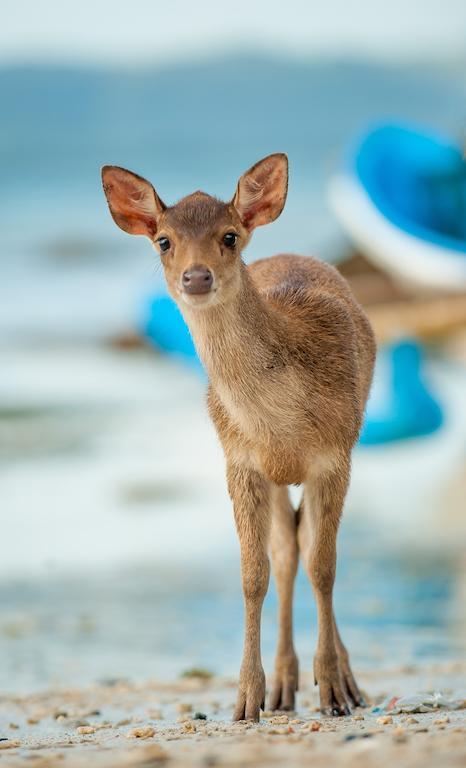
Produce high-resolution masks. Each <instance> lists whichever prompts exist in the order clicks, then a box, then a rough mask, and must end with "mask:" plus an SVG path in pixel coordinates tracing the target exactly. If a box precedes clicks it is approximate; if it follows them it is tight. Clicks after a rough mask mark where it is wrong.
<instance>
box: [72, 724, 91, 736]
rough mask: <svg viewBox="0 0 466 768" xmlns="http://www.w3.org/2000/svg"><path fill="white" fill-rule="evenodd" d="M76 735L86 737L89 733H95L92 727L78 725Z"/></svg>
mask: <svg viewBox="0 0 466 768" xmlns="http://www.w3.org/2000/svg"><path fill="white" fill-rule="evenodd" d="M76 733H79V735H80V736H87V735H88V734H90V733H95V728H94V727H93V726H92V725H78V727H77V728H76Z"/></svg>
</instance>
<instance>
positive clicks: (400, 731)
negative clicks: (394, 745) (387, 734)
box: [392, 725, 408, 743]
mask: <svg viewBox="0 0 466 768" xmlns="http://www.w3.org/2000/svg"><path fill="white" fill-rule="evenodd" d="M392 736H393V738H394V739H395V741H398V742H400V743H401V742H404V741H406V740H407V738H408V737H407V735H406V731H405V729H404V728H402V727H401V725H397V727H396V728H394V729H393V731H392Z"/></svg>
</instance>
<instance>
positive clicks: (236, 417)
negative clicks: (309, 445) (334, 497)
mask: <svg viewBox="0 0 466 768" xmlns="http://www.w3.org/2000/svg"><path fill="white" fill-rule="evenodd" d="M284 378H285V377H280V379H281V380H278V381H277V378H275V379H272V378H270V379H269V381H266V382H263V384H262V385H261V386H257V385H256V386H255V387H254V386H245V382H242V386H240V387H238V388H237V389H235V388H231V387H228V386H226V385H223V386H222V384H220V385H218V384H216V386H215V394H216V395H217V397H218V399H219V400H220V403H221V405H222V408H223V410H224V412H225V414H226V416H227V420H228V422H229V424H231V425H232V426H233V429H231V430H230V429H227V430H226V435H227V442H228V446H227V448H228V453H230V455H235V456H236V457H237V458H238V459H239V460H241V461H242V462H246V463H248V464H250V465H251V466H253V467H254V468H256V469H257V470H259V471H261V472H263V473H264V474H265V475H266V476H267V477H268V478H269V479H270V480H272V481H273V482H275V483H277V484H280V485H282V484H291V483H299V482H301V481H302V474H303V471H304V470H303V466H302V461H303V451H302V447H303V446H302V441H300V439H299V436H300V435H301V436H302V429H300V424H301V426H302V421H303V413H302V405H301V407H300V405H299V401H300V397H299V396H298V395H297V392H296V383H295V382H293V381H292V380H291V378H290V377H286V378H287V381H284ZM301 403H302V400H301Z"/></svg>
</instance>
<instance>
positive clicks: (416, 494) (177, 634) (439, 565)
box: [0, 0, 466, 692]
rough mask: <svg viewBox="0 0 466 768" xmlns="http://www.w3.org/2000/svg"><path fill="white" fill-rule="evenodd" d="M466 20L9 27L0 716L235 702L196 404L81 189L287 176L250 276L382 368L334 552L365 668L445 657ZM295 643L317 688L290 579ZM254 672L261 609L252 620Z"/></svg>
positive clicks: (463, 354)
mask: <svg viewBox="0 0 466 768" xmlns="http://www.w3.org/2000/svg"><path fill="white" fill-rule="evenodd" d="M465 41H466V5H465V4H464V2H462V0H428V1H427V2H426V1H425V0H424V1H423V2H421V0H392V1H391V2H390V3H389V4H387V3H382V2H373V0H353V2H351V3H346V2H344V1H343V0H327V2H326V3H320V2H315V1H314V0H312V1H309V0H307V1H305V0H289V2H287V3H285V4H280V5H279V4H276V3H270V2H266V0H257V2H255V3H250V2H246V1H245V0H237V2H236V3H228V4H227V3H218V2H214V0H200V1H199V2H198V3H189V2H188V0H172V2H171V3H159V2H156V0H152V1H151V0H135V1H134V2H133V3H132V4H131V5H128V4H127V3H123V2H120V0H113V1H112V2H109V0H100V2H99V3H95V2H90V0H80V2H79V3H77V2H69V3H66V4H64V3H61V2H59V1H58V0H42V2H41V3H34V2H27V1H26V0H15V2H12V1H8V2H4V3H3V5H2V25H1V28H0V105H1V107H0V109H1V121H0V254H1V270H2V278H1V280H0V349H1V359H2V365H1V374H0V487H1V533H0V537H1V544H2V546H1V556H0V655H1V658H2V664H1V665H0V688H1V689H2V690H4V691H8V692H16V691H23V690H31V689H36V688H42V687H44V686H46V685H49V684H52V683H56V682H59V683H65V684H66V683H74V682H86V681H91V680H104V679H106V680H111V679H114V678H121V677H127V678H134V679H143V678H146V677H148V676H150V677H159V678H170V677H172V676H174V675H178V674H181V673H182V672H183V670H186V668H190V667H201V668H206V669H208V670H210V671H212V672H214V673H218V674H228V675H230V674H233V675H234V674H236V673H237V666H238V664H239V659H240V654H241V645H242V595H241V584H240V578H239V566H238V546H237V542H236V535H235V531H234V526H233V521H232V514H231V510H230V503H229V500H228V498H227V494H226V488H225V481H224V466H223V457H222V454H221V449H220V447H219V445H218V442H217V440H216V437H215V435H214V432H213V428H212V427H211V425H210V424H209V421H208V417H207V414H206V409H205V404H204V394H205V385H206V382H205V378H204V376H203V374H202V371H201V370H200V367H199V365H198V364H197V361H196V359H195V356H194V352H193V349H192V346H191V345H190V340H189V337H188V336H187V335H186V332H185V330H184V328H183V326H182V324H181V321H180V317H179V315H178V314H177V313H176V311H175V310H174V309H173V307H172V305H171V304H170V302H169V300H168V299H167V297H166V294H165V289H164V284H163V276H162V275H161V270H160V268H159V264H158V261H157V256H156V254H155V253H154V252H153V251H152V250H151V248H150V246H149V244H148V243H147V241H145V240H144V239H143V238H129V237H127V236H125V235H124V234H123V233H122V232H120V231H119V230H117V229H116V228H115V226H114V224H113V222H112V221H111V218H110V215H109V213H108V210H107V207H106V203H105V200H104V196H103V193H102V189H101V184H100V176H99V172H100V167H101V166H102V165H103V164H105V163H113V164H117V165H121V166H125V167H128V168H130V169H132V170H134V171H136V172H138V173H140V174H141V175H144V176H145V177H147V178H149V179H150V180H151V181H152V182H153V183H154V185H155V187H156V188H157V190H158V192H159V193H160V195H161V197H162V198H163V199H164V200H165V201H166V202H167V203H173V202H175V201H176V200H177V199H179V198H180V197H182V196H183V195H185V194H187V193H189V192H191V191H193V190H194V189H198V188H201V189H203V190H205V191H206V192H209V193H211V194H215V195H218V196H219V197H222V198H224V199H228V198H230V197H231V196H232V195H233V192H234V189H235V185H236V182H237V179H238V177H239V176H240V174H241V173H242V172H243V171H244V170H246V169H247V168H248V167H249V166H250V165H252V164H253V163H254V162H256V161H257V160H258V159H259V158H261V157H263V156H264V155H266V154H268V153H271V152H276V151H280V152H287V153H288V155H289V160H290V192H289V197H288V202H287V206H286V208H285V211H284V213H283V214H282V216H281V217H280V219H279V220H278V221H277V222H276V223H274V224H273V225H271V226H270V227H266V228H264V229H261V230H259V231H257V232H256V234H255V236H254V238H253V241H252V242H251V244H250V246H249V247H248V251H247V254H246V258H247V260H254V259H256V258H259V257H262V256H266V255H271V254H273V253H276V252H280V251H296V252H298V253H303V254H311V253H312V254H314V255H318V256H320V257H322V258H324V259H326V260H329V261H331V262H333V263H335V264H337V265H338V266H339V267H340V269H341V270H342V272H343V273H344V274H345V275H346V276H347V277H348V279H350V281H351V283H352V285H353V288H354V290H355V292H356V294H357V296H358V298H359V299H360V300H361V301H362V303H363V304H364V305H365V306H366V308H367V310H368V312H369V315H370V317H371V319H372V321H373V323H374V327H375V329H376V332H377V336H378V341H379V345H380V359H379V362H378V368H377V376H376V382H375V386H374V392H373V396H372V399H371V403H370V405H369V409H368V416H367V423H366V426H365V429H364V433H363V435H362V439H361V445H360V446H358V448H357V450H356V452H355V458H354V476H353V484H352V488H351V491H350V495H349V498H348V503H347V509H346V515H345V519H344V523H343V525H342V531H341V536H340V544H339V565H338V579H337V587H336V610H337V615H338V616H339V619H340V622H341V627H342V633H343V636H344V638H345V640H346V642H347V644H348V646H349V648H350V649H351V651H352V654H353V659H354V665H355V666H356V667H358V666H359V667H360V666H364V665H369V666H372V667H374V666H384V665H387V666H388V665H390V664H393V663H400V664H406V665H409V664H415V663H417V661H420V660H431V659H444V658H456V657H458V656H459V655H460V654H461V653H462V652H464V636H465V633H464V629H465V623H466V622H465V603H466V600H465V597H466V578H465V573H466V563H465V560H464V544H465V498H466V402H465V392H466V386H465V385H466V298H465V297H466V174H465V163H464V147H465V145H466V131H465V127H466V77H465V72H466V43H465ZM295 624H296V631H297V648H298V652H299V654H300V656H301V658H302V663H303V666H304V667H305V668H307V669H310V668H311V659H312V653H313V649H314V647H315V639H316V618H315V611H314V607H313V603H312V601H311V591H310V588H309V586H308V584H307V581H306V578H305V576H304V574H303V573H300V574H299V578H298V583H297V607H296V616H295ZM263 626H264V632H263V648H264V659H265V667H266V671H268V672H270V671H271V670H272V668H273V652H274V644H275V633H276V599H275V593H274V589H273V586H271V588H270V590H269V595H268V597H267V601H266V605H265V608H264V624H263Z"/></svg>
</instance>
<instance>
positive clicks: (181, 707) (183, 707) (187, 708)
mask: <svg viewBox="0 0 466 768" xmlns="http://www.w3.org/2000/svg"><path fill="white" fill-rule="evenodd" d="M176 710H177V712H192V711H193V705H192V704H188V703H187V702H185V701H180V702H179V703H178V704H177V705H176Z"/></svg>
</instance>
